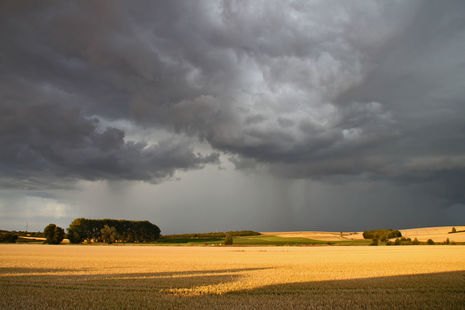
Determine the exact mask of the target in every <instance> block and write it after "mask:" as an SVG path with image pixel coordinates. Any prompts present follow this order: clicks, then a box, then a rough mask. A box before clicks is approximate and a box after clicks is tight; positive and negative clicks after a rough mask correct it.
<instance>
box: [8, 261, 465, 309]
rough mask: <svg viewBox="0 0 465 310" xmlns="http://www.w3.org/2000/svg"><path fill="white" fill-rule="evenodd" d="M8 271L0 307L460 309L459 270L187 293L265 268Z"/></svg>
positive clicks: (463, 283)
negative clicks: (225, 291) (89, 271)
mask: <svg viewBox="0 0 465 310" xmlns="http://www.w3.org/2000/svg"><path fill="white" fill-rule="evenodd" d="M380 268H381V266H380ZM11 269H14V268H2V269H0V308H1V309H25V308H34V309H46V308H65V309H68V308H78V309H85V308H94V309H115V308H118V309H131V308H146V309H202V308H203V309H231V308H238V309H322V308H323V309H328V308H331V309H371V308H376V309H393V308H400V309H465V271H455V272H441V273H429V274H417V275H403V276H389V277H378V278H363V279H351V280H335V281H319V282H318V281H308V282H302V283H287V284H277V285H269V286H262V287H258V288H255V289H242V290H236V291H232V292H228V293H224V294H221V295H218V294H213V293H204V294H200V295H197V296H192V295H189V294H186V295H183V290H187V291H189V290H192V289H195V288H198V287H214V286H215V285H218V284H224V283H229V282H237V281H240V280H241V277H243V276H244V273H247V272H248V271H256V270H265V269H266V268H242V269H223V270H201V271H200V270H192V271H182V272H158V273H110V274H73V273H70V274H43V275H42V274H41V275H33V274H31V275H27V273H28V272H27V268H21V269H20V270H21V272H23V273H25V274H26V275H20V276H18V275H14V274H12V273H15V271H14V270H11ZM24 270H26V271H24ZM37 270H38V269H37V268H32V269H30V272H29V273H34V272H37ZM39 270H40V269H39ZM52 270H53V269H48V271H49V272H54V271H52ZM42 271H44V270H42ZM59 271H63V270H59ZM74 271H75V272H80V271H79V270H74ZM17 272H19V271H17ZM265 272H266V270H265ZM2 273H3V274H2ZM6 273H9V274H6ZM173 291H174V293H173ZM213 291H214V290H213ZM18 300H20V301H21V302H20V303H19V304H18Z"/></svg>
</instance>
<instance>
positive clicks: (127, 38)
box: [0, 1, 465, 205]
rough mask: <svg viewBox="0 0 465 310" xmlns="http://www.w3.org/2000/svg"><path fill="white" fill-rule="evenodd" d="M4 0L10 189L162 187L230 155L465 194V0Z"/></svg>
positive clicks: (299, 172)
mask: <svg viewBox="0 0 465 310" xmlns="http://www.w3.org/2000/svg"><path fill="white" fill-rule="evenodd" d="M0 6H1V7H0V42H1V43H0V44H1V49H0V142H1V145H2V152H1V154H0V186H5V187H12V188H14V187H18V188H28V187H31V188H36V187H41V186H50V187H55V186H59V184H63V182H65V181H68V180H69V181H73V182H74V181H76V180H144V181H149V182H158V181H161V180H163V179H165V178H166V177H169V176H172V175H173V173H174V172H175V171H176V170H179V169H182V170H189V169H199V168H202V167H204V166H205V165H206V164H211V163H213V164H216V163H218V162H219V156H220V155H219V153H222V154H225V155H226V156H227V157H230V158H231V162H232V163H233V164H234V165H235V166H236V168H237V169H246V170H249V169H254V168H256V167H265V168H266V169H267V170H269V171H271V172H272V173H273V174H274V175H275V176H277V177H285V178H291V179H301V178H302V179H318V180H325V179H326V180H327V181H328V182H332V181H333V180H334V178H337V177H338V176H343V177H346V176H349V177H350V176H354V177H357V178H358V177H364V178H366V179H367V180H374V181H375V180H387V181H389V182H394V183H396V184H407V185H413V186H418V187H419V188H421V189H422V190H423V191H425V192H428V193H433V194H434V195H436V196H437V197H439V198H440V199H443V201H444V202H445V204H446V205H450V204H453V203H463V202H465V194H464V193H465V192H464V191H463V184H464V182H465V143H464V141H465V102H464V98H465V87H464V86H465V85H464V81H465V57H464V56H463V55H465V18H464V17H463V16H465V3H464V2H463V1H444V2H440V3H439V2H431V1H391V2H386V1H371V2H366V1H351V2H346V1H253V2H245V1H136V2H124V1H111V2H110V1H108V2H106V1H101V2H86V1H84V2H68V1H60V2H47V1H44V2H28V3H24V2H23V3H21V2H17V1H3V2H2V4H1V5H0ZM119 121H125V122H128V123H130V124H132V126H134V127H135V128H139V129H140V130H142V129H144V130H153V131H155V132H156V131H161V132H168V133H169V134H170V138H169V139H164V140H159V141H155V142H153V141H151V142H150V141H133V140H131V139H128V138H127V135H126V132H125V131H124V128H117V127H112V125H107V123H108V124H113V123H117V122H119ZM112 122H113V123H112ZM199 143H207V144H208V145H209V147H210V149H209V150H208V151H207V152H203V153H199V152H197V151H196V146H197V145H198V144H199ZM65 183H66V182H65Z"/></svg>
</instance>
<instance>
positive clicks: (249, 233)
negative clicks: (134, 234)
mask: <svg viewBox="0 0 465 310" xmlns="http://www.w3.org/2000/svg"><path fill="white" fill-rule="evenodd" d="M227 234H230V235H231V236H258V235H260V233H259V232H256V231H252V230H238V231H228V232H209V233H200V234H180V235H164V236H162V238H163V239H208V238H212V239H223V238H226V236H227Z"/></svg>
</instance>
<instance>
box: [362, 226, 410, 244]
mask: <svg viewBox="0 0 465 310" xmlns="http://www.w3.org/2000/svg"><path fill="white" fill-rule="evenodd" d="M400 237H402V234H401V233H400V231H398V230H392V229H377V230H365V231H364V232H363V238H365V239H372V240H379V241H382V242H386V241H388V240H389V239H391V238H400Z"/></svg>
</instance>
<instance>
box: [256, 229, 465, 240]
mask: <svg viewBox="0 0 465 310" xmlns="http://www.w3.org/2000/svg"><path fill="white" fill-rule="evenodd" d="M452 227H455V229H456V230H458V231H462V230H463V231H464V232H459V233H455V234H449V232H450V231H451V230H452ZM400 232H401V233H402V236H403V237H406V238H411V239H412V240H413V239H414V238H417V239H418V240H419V241H426V240H428V239H432V240H433V241H434V242H443V241H445V240H446V239H447V238H449V240H450V241H455V242H465V226H441V227H423V228H412V229H400ZM262 234H263V235H267V236H278V237H283V238H308V239H313V240H320V241H344V240H363V235H362V232H343V233H342V235H341V232H335V231H288V232H262Z"/></svg>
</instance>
